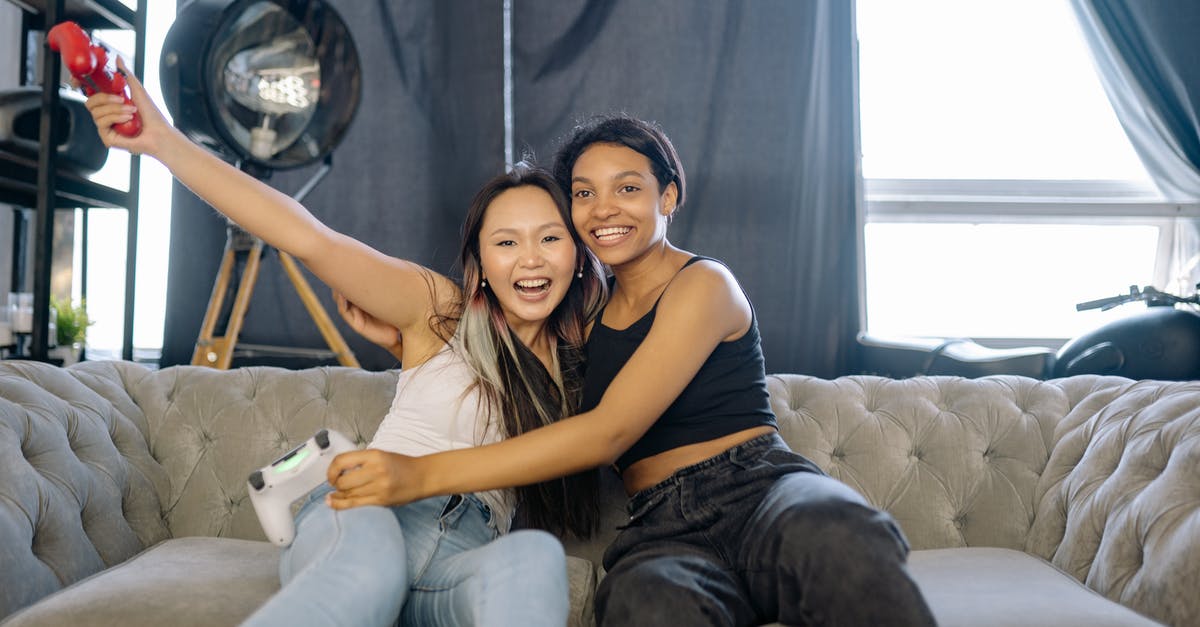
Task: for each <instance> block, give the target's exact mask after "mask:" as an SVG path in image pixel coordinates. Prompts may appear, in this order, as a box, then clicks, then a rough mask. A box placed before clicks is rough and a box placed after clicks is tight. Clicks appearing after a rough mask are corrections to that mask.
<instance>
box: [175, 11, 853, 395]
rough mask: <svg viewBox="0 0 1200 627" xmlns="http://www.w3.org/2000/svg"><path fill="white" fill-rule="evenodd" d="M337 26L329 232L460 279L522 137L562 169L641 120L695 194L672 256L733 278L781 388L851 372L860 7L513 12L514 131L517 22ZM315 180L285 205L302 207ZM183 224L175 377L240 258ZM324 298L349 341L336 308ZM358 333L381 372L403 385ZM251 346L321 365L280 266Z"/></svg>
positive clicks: (220, 234) (356, 21)
mask: <svg viewBox="0 0 1200 627" xmlns="http://www.w3.org/2000/svg"><path fill="white" fill-rule="evenodd" d="M331 4H333V5H334V6H335V7H336V8H337V9H338V10H339V12H340V13H341V15H342V17H343V18H344V19H345V20H346V22H347V24H348V26H349V27H350V31H351V32H352V33H353V34H354V37H355V41H356V44H357V46H358V50H359V54H360V56H361V57H362V60H363V65H364V81H363V84H364V93H363V102H362V105H361V107H360V109H359V114H358V118H357V120H356V121H355V123H354V125H353V126H352V127H351V129H350V133H349V134H348V136H347V137H346V139H345V141H344V142H343V143H342V145H341V146H340V147H339V148H338V150H337V151H336V152H335V156H334V169H333V172H332V173H331V174H330V175H329V177H328V178H327V179H326V180H325V181H324V182H323V183H321V184H320V185H319V186H318V187H317V188H316V189H315V190H314V191H313V192H312V194H310V195H309V196H308V198H307V199H306V201H305V204H306V205H307V206H308V207H309V208H310V209H311V210H312V211H313V212H314V213H316V214H317V216H318V217H319V218H320V219H322V220H324V221H325V222H327V223H328V224H330V225H331V226H332V227H334V228H336V229H338V230H341V231H343V232H346V233H348V234H350V235H352V236H354V237H358V238H360V239H362V240H364V241H366V242H368V243H370V244H371V245H373V246H376V247H378V248H380V249H381V250H384V251H386V252H389V253H392V254H397V255H402V256H405V257H407V258H410V259H413V260H415V261H417V262H420V263H425V264H428V265H430V266H432V267H433V268H435V269H437V270H440V271H449V270H450V269H451V268H450V263H451V261H452V257H453V251H454V247H455V245H456V243H457V239H458V225H459V223H460V221H461V219H462V216H463V214H464V212H465V209H466V206H467V204H468V202H469V200H470V197H471V194H472V193H473V192H474V190H475V189H476V188H478V186H479V185H480V184H481V183H482V182H483V181H484V180H486V179H487V178H489V177H490V176H492V175H494V174H496V173H498V172H500V171H501V169H502V168H503V161H504V154H505V138H506V133H509V135H507V137H510V138H512V139H514V140H515V142H514V143H515V146H514V147H515V152H516V154H515V155H514V156H515V157H516V158H520V157H521V156H522V152H523V151H525V150H532V151H533V152H534V153H535V154H536V156H537V157H538V161H540V162H542V163H543V164H547V165H548V161H549V159H550V158H551V157H552V156H553V151H554V150H555V148H556V147H557V145H558V142H559V140H560V138H561V137H562V136H564V135H565V134H566V133H568V132H569V130H570V128H571V126H572V125H573V123H574V122H575V121H576V120H579V119H582V118H585V117H587V116H589V115H592V114H597V113H609V112H614V111H625V112H628V113H630V114H634V115H637V116H640V117H643V118H647V119H651V120H655V121H657V122H659V123H660V124H662V126H663V127H664V128H665V130H666V131H667V133H668V134H669V135H670V136H671V138H672V140H673V141H674V142H675V144H676V147H677V148H678V149H679V151H680V156H681V158H682V159H683V161H684V166H685V168H686V170H687V173H688V184H689V190H688V201H687V205H686V206H685V207H684V208H683V210H682V212H681V213H680V214H679V215H678V217H677V219H676V220H675V222H674V224H673V225H672V227H671V239H672V241H673V242H675V243H676V244H678V245H680V246H683V247H685V248H687V249H689V250H692V251H695V252H697V253H703V254H707V255H711V256H714V257H717V258H719V259H722V260H724V261H726V262H727V263H728V264H729V265H730V267H731V268H732V269H733V271H734V272H735V273H736V274H737V276H738V278H739V279H740V280H741V282H742V284H743V286H744V287H745V288H746V291H747V293H748V294H749V296H750V298H751V300H752V301H753V303H754V304H755V309H756V313H757V315H758V319H759V324H760V327H761V329H762V332H763V338H764V351H765V353H766V357H767V368H768V371H770V372H797V373H808V374H813V375H817V376H823V377H834V376H838V375H841V374H846V373H850V372H854V371H855V364H854V363H853V362H854V346H855V335H856V333H857V332H858V330H859V308H858V288H857V252H856V251H857V248H856V241H857V237H858V223H859V218H858V211H857V203H856V192H855V190H856V174H855V172H856V154H857V141H856V135H855V133H856V114H855V106H854V87H855V83H854V47H853V42H854V29H853V3H851V2H847V1H845V0H758V1H755V2H729V1H724V0H722V1H716V0H711V1H699V0H616V1H591V2H587V1H584V0H512V2H511V8H512V10H511V21H510V23H511V27H512V30H511V33H512V46H511V52H512V54H511V66H510V68H511V77H512V82H511V94H512V103H513V108H512V110H511V113H512V117H511V124H510V125H509V126H508V128H506V122H505V117H506V116H505V104H504V93H505V81H504V77H505V70H506V62H507V61H506V56H505V54H504V45H503V37H504V13H503V8H504V4H503V3H502V2H500V1H499V0H456V1H455V2H439V1H438V0H409V1H406V2H395V1H388V0H379V1H375V0H371V1H364V0H335V1H333V2H331ZM385 9H386V10H385ZM388 13H390V14H391V15H387V14H388ZM389 25H390V26H391V27H390V28H389ZM393 34H394V37H393ZM392 41H394V42H395V44H396V45H395V46H393V45H391V42H392ZM397 59H398V62H397ZM310 174H311V169H310V170H306V171H303V172H285V173H277V174H276V175H275V176H274V177H273V178H272V180H271V183H272V184H274V185H276V186H277V187H278V188H279V189H282V190H285V191H288V192H292V191H294V190H296V189H298V188H299V187H300V186H301V185H302V184H303V181H304V178H305V177H306V176H308V175H310ZM173 215H174V221H173V226H172V245H171V269H170V276H169V288H168V294H167V310H168V317H167V325H166V326H167V328H166V332H165V333H166V337H165V339H164V349H163V362H162V363H163V364H164V365H171V364H177V363H187V362H188V361H189V360H190V358H191V353H192V348H193V344H194V342H195V339H196V333H197V330H198V329H199V326H200V321H201V319H202V317H203V314H204V308H205V305H206V304H207V302H208V297H209V292H210V290H211V286H212V280H213V277H214V276H215V272H216V268H217V264H218V262H219V256H220V253H221V249H222V245H223V243H224V220H223V219H221V218H220V217H219V216H215V215H214V214H213V212H212V211H211V210H210V209H207V208H206V207H205V206H203V205H202V204H201V203H199V202H198V201H197V200H196V199H195V198H194V197H191V196H190V194H187V192H186V191H185V190H182V189H181V188H177V196H176V200H175V212H174V214H173ZM314 289H316V291H317V293H318V294H319V295H320V296H321V297H322V299H324V301H325V303H326V305H327V308H328V310H329V311H330V313H331V315H333V316H334V318H335V319H336V312H335V311H334V309H333V307H332V303H331V302H330V300H329V298H328V289H327V288H325V287H324V286H322V285H320V284H319V282H316V281H315V280H314ZM339 324H340V321H339ZM342 328H343V333H344V334H345V335H346V337H347V340H348V341H350V343H351V346H352V347H353V348H354V349H355V351H356V353H358V356H359V359H360V360H361V361H362V362H363V365H364V366H365V367H368V368H372V369H377V368H385V367H389V366H393V365H394V364H395V362H394V360H392V359H391V358H390V357H388V356H386V355H384V354H383V353H382V351H380V350H379V349H377V348H375V347H372V346H370V345H368V344H366V343H365V342H363V341H362V340H361V339H359V338H358V337H356V336H355V335H354V333H353V332H349V331H348V330H346V329H345V328H344V327H342ZM242 340H243V341H244V342H249V343H265V344H279V345H287V346H312V347H320V346H322V341H321V339H320V336H319V335H318V333H317V331H316V329H315V327H314V326H313V324H312V323H311V321H310V320H309V318H308V316H307V313H306V312H305V311H304V310H303V308H302V307H301V305H300V303H299V300H298V299H297V298H296V296H295V294H294V292H293V290H292V288H291V285H290V283H288V282H287V280H286V277H285V276H284V275H283V273H282V272H281V271H280V269H279V264H278V262H277V260H275V259H274V258H272V259H270V260H268V262H267V263H266V264H265V266H264V270H263V273H262V277H261V278H260V282H259V287H258V289H257V291H256V294H255V297H254V300H253V302H252V305H251V310H250V312H249V314H248V316H247V320H246V328H245V331H244V332H243V334H242ZM244 363H247V362H246V361H242V362H235V365H241V364H244ZM258 363H262V361H261V360H259V362H258ZM281 365H287V364H281ZM297 365H311V364H297Z"/></svg>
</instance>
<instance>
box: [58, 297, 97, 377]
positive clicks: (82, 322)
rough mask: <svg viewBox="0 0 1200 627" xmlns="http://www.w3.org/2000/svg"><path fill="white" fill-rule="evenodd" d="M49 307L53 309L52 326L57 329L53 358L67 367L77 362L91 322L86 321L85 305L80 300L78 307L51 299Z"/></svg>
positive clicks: (66, 301)
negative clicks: (56, 345)
mask: <svg viewBox="0 0 1200 627" xmlns="http://www.w3.org/2000/svg"><path fill="white" fill-rule="evenodd" d="M50 306H51V307H52V308H54V324H55V325H56V327H57V331H56V339H57V340H58V348H56V349H55V351H56V355H55V356H57V357H61V358H62V360H63V365H64V366H69V365H71V364H73V363H76V362H78V361H79V355H80V352H82V351H83V346H84V344H85V343H86V342H87V329H88V327H89V326H91V325H92V324H93V321H92V320H90V319H88V313H87V304H86V303H84V302H83V301H82V300H81V301H79V304H78V305H73V304H71V301H69V300H59V299H57V298H51V299H50Z"/></svg>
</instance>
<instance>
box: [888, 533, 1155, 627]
mask: <svg viewBox="0 0 1200 627" xmlns="http://www.w3.org/2000/svg"><path fill="white" fill-rule="evenodd" d="M908 564H909V571H910V572H911V573H912V576H913V578H914V579H916V581H917V585H919V586H920V587H921V591H922V592H923V593H924V594H925V600H926V601H927V602H928V603H929V607H930V609H932V610H933V614H934V616H935V617H936V618H937V621H938V624H939V625H941V626H942V627H955V626H959V625H961V626H963V627H968V626H969V627H1034V626H1038V625H1045V626H1047V627H1051V626H1053V627H1118V626H1129V627H1135V626H1138V625H1145V626H1147V627H1149V626H1153V625H1157V624H1158V623H1155V622H1154V621H1152V620H1150V619H1148V618H1145V617H1143V616H1140V615H1138V614H1137V613H1135V612H1134V611H1132V610H1130V609H1128V608H1126V607H1124V606H1122V605H1119V604H1117V603H1113V602H1112V601H1109V600H1108V599H1105V598H1104V597H1102V596H1100V595H1099V594H1096V593H1095V592H1093V591H1092V590H1090V589H1088V588H1087V587H1085V586H1083V585H1082V584H1080V583H1079V582H1078V581H1076V580H1075V579H1073V578H1071V577H1070V576H1068V575H1066V574H1064V573H1063V572H1062V571H1060V570H1058V569H1057V568H1054V567H1053V566H1051V565H1050V564H1048V563H1046V562H1045V561H1043V560H1040V559H1038V558H1036V557H1033V556H1031V555H1029V554H1027V553H1022V552H1020V551H1014V550H1011V549H993V548H966V549H931V550H927V551H914V552H913V553H912V554H911V555H910V556H909V560H908Z"/></svg>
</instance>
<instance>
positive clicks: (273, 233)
mask: <svg viewBox="0 0 1200 627" xmlns="http://www.w3.org/2000/svg"><path fill="white" fill-rule="evenodd" d="M118 66H119V67H120V68H121V70H122V71H124V63H123V62H121V61H120V60H118ZM126 74H127V77H128V82H129V90H130V95H131V98H132V100H133V103H134V107H136V109H134V107H130V106H128V105H125V104H124V101H123V99H122V98H121V97H120V96H115V95H112V94H104V93H99V94H95V95H93V96H91V97H90V98H88V103H87V106H88V109H89V110H90V111H91V113H92V117H93V119H95V121H96V126H97V128H98V129H99V131H100V137H101V139H102V140H103V141H104V143H105V145H107V146H110V147H116V148H121V149H124V150H128V151H129V152H133V153H140V154H146V155H149V156H151V157H154V158H155V159H157V160H159V161H161V162H162V163H163V165H165V166H167V168H168V169H169V170H170V171H171V173H172V174H173V175H175V177H176V178H177V179H179V181H180V182H182V183H183V184H184V185H186V186H187V187H188V188H189V189H191V190H192V191H193V192H195V193H196V195H197V196H199V197H200V198H202V199H204V201H206V202H207V203H209V204H210V205H212V207H213V208H215V209H216V210H217V211H219V212H221V213H222V214H224V215H225V216H226V217H228V218H229V219H231V220H233V221H234V222H236V223H237V224H238V225H239V226H241V227H242V228H243V229H245V230H246V231H248V232H250V233H252V234H254V235H255V236H257V237H259V238H261V239H263V240H264V241H265V242H267V243H268V244H270V245H271V246H274V247H275V248H278V249H279V250H282V251H285V252H287V253H290V254H291V255H293V256H295V257H296V258H297V259H299V260H300V261H301V262H303V263H304V264H305V265H306V266H307V267H308V268H309V269H310V270H312V271H313V273H315V274H316V275H317V276H318V277H320V279H321V280H322V281H324V282H325V283H327V284H329V285H330V286H332V287H333V288H334V289H337V290H338V291H340V292H342V293H343V294H345V295H346V297H347V298H349V299H350V300H351V301H353V302H354V303H356V304H357V305H358V306H360V307H362V308H363V310H365V311H367V312H370V313H371V314H373V315H375V316H376V317H378V318H380V319H381V320H384V321H386V322H389V323H391V324H392V325H394V326H396V327H399V328H401V329H402V330H404V329H407V328H412V327H415V326H417V325H422V326H423V325H424V324H425V322H426V319H427V318H428V313H429V311H430V309H431V308H432V307H434V306H437V305H440V304H441V303H439V302H435V298H445V300H446V301H447V302H448V301H449V300H450V299H451V298H453V297H454V296H456V295H457V292H456V289H457V288H454V287H453V283H452V282H450V281H449V279H446V278H445V277H441V276H440V275H437V274H436V273H434V272H432V271H430V270H427V269H426V268H423V267H421V266H419V265H417V264H414V263H411V262H407V261H404V260H401V259H396V258H394V257H390V256H388V255H384V254H383V253H380V252H379V251H377V250H375V249H373V248H371V247H370V246H367V245H366V244H363V243H362V242H359V241H357V240H355V239H353V238H351V237H348V236H346V235H342V234H341V233H338V232H336V231H334V230H332V229H330V228H328V227H327V226H325V225H324V224H322V223H321V222H320V221H319V220H317V219H316V217H314V216H313V215H312V214H311V213H309V212H308V210H307V209H305V208H304V207H303V206H302V205H301V204H300V203H298V202H296V201H295V200H293V199H292V198H291V197H289V196H287V195H285V194H283V193H281V192H279V191H277V190H275V189H273V188H271V187H270V186H268V185H266V184H264V183H262V182H261V181H258V180H256V179H254V178H253V177H251V176H249V175H247V174H246V173H244V172H242V171H240V170H238V169H237V168H235V167H233V166H231V165H230V164H228V163H226V162H224V161H222V160H221V159H219V158H217V157H216V156H214V155H213V154H211V153H209V152H208V151H207V150H204V149H203V148H201V147H199V146H197V145H196V144H193V143H192V142H191V141H190V140H188V139H187V138H186V137H185V136H184V135H183V134H182V133H180V132H179V131H178V130H177V129H175V128H174V127H172V126H171V125H170V124H168V123H167V121H166V119H165V118H164V117H163V115H162V113H161V112H159V110H158V108H157V107H156V106H155V105H154V103H153V102H152V101H151V100H150V98H149V96H147V95H146V92H145V90H144V89H143V88H142V85H141V83H140V82H139V81H138V80H137V78H136V77H134V76H133V75H132V73H130V72H126ZM135 110H136V112H137V113H139V114H141V117H142V122H143V128H142V132H141V134H140V135H138V136H137V137H125V136H123V135H120V134H119V133H117V132H116V130H114V128H113V126H114V125H117V124H120V123H122V122H125V121H128V120H129V119H130V118H131V117H132V115H133V113H134V112H135ZM430 277H434V278H433V280H434V281H435V282H436V283H435V285H436V287H437V288H438V289H437V290H436V291H437V293H438V294H441V295H442V296H441V297H434V296H432V295H431V290H430V287H431V286H430V284H429V280H430ZM443 288H446V289H443Z"/></svg>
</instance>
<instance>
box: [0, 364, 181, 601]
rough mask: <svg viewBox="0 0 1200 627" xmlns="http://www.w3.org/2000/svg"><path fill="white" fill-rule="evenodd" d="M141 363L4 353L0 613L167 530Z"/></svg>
mask: <svg viewBox="0 0 1200 627" xmlns="http://www.w3.org/2000/svg"><path fill="white" fill-rule="evenodd" d="M147 372H149V371H148V370H146V369H145V368H142V367H140V366H136V365H134V364H127V365H126V370H125V371H119V368H118V367H117V366H113V365H107V366H106V365H102V364H86V365H85V364H80V365H79V366H76V367H72V368H56V367H54V366H51V365H49V364H44V363H38V362H32V361H4V362H0V564H3V567H2V568H0V618H2V617H4V616H6V615H8V614H10V613H12V612H14V611H16V610H18V609H20V608H22V607H24V606H26V605H29V604H31V603H33V602H34V601H37V600H38V599H40V598H42V597H44V596H46V595H47V594H49V593H51V592H54V591H56V590H58V589H60V588H62V587H65V586H67V585H70V584H72V583H74V582H76V581H79V580H80V579H83V578H85V577H87V576H89V575H92V574H94V573H96V572H99V571H101V570H103V569H104V568H107V567H108V566H112V565H114V564H118V563H120V562H122V561H124V560H126V559H128V558H129V557H131V556H132V555H134V554H136V553H137V552H139V551H141V550H142V549H143V548H144V547H146V546H148V545H150V544H153V543H155V542H157V541H159V540H162V539H164V538H166V537H167V535H168V532H167V527H166V524H165V521H164V520H163V518H162V507H161V503H160V501H159V499H158V495H159V494H160V493H161V492H163V491H165V490H166V486H167V485H168V479H167V474H166V472H165V471H164V470H163V468H162V467H161V466H160V465H159V464H158V462H157V461H155V460H154V459H153V458H152V457H151V455H150V452H149V449H148V447H147V444H146V436H145V432H144V428H145V425H146V419H145V416H144V415H143V414H142V412H141V410H140V409H139V408H138V406H137V405H136V404H135V403H134V402H133V401H132V399H131V398H130V396H129V395H128V393H127V392H126V390H125V387H124V385H123V383H122V381H123V376H124V375H130V376H134V377H136V376H137V375H138V374H141V373H147Z"/></svg>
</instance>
